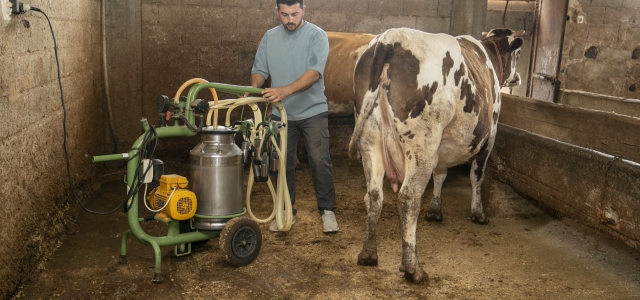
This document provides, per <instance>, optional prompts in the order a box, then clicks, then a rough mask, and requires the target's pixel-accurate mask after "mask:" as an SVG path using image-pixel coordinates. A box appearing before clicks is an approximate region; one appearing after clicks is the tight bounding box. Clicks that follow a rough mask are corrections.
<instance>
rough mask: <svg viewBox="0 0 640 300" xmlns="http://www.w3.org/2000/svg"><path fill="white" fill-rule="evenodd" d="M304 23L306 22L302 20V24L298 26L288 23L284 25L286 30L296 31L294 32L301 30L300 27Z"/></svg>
mask: <svg viewBox="0 0 640 300" xmlns="http://www.w3.org/2000/svg"><path fill="white" fill-rule="evenodd" d="M302 22H304V20H303V19H300V22H299V23H298V24H296V23H287V24H285V25H284V28H285V29H286V30H287V31H294V30H296V29H298V28H300V25H302Z"/></svg>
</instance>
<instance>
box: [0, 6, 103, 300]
mask: <svg viewBox="0 0 640 300" xmlns="http://www.w3.org/2000/svg"><path fill="white" fill-rule="evenodd" d="M8 2H9V1H2V2H1V4H0V7H2V12H3V16H2V18H0V70H2V73H0V103H1V106H2V119H1V121H0V123H1V125H0V165H1V166H2V167H1V168H0V180H1V181H2V185H1V186H0V195H2V205H0V216H2V224H3V225H2V226H0V227H1V228H2V230H0V298H1V299H7V298H8V297H9V296H10V295H11V294H13V292H14V291H15V289H16V287H17V286H18V285H19V284H20V283H21V282H24V281H25V280H27V279H28V278H29V277H30V276H31V275H32V274H34V272H36V271H37V268H38V266H39V264H40V262H41V261H42V260H43V259H45V258H47V257H48V256H49V255H50V254H51V253H52V251H53V250H54V249H56V248H57V247H58V245H59V244H60V242H61V240H62V238H63V235H64V233H65V232H66V229H67V226H68V222H69V221H71V220H73V215H72V213H71V212H70V211H72V210H71V208H72V207H74V206H73V205H75V204H74V203H73V202H72V201H73V200H71V198H70V197H69V196H68V193H67V192H68V181H67V171H66V170H67V169H66V165H65V158H64V152H63V147H62V145H63V143H62V142H63V119H64V112H63V109H62V106H61V99H60V90H59V87H58V78H57V67H56V61H55V56H54V47H53V39H52V36H51V31H50V30H49V25H48V23H47V20H46V19H45V18H44V16H43V15H42V14H40V13H37V12H33V11H31V12H27V13H26V14H24V15H19V16H8V15H7V14H5V12H6V11H7V3H8ZM28 3H29V4H31V5H32V6H34V7H38V8H40V9H41V10H43V11H44V12H45V13H46V14H47V15H48V16H49V18H50V19H51V23H52V26H53V28H54V31H55V36H56V39H57V45H58V55H59V59H60V68H61V70H60V71H61V77H62V86H63V91H64V101H65V106H66V114H67V115H66V116H67V119H66V125H67V135H66V137H67V146H68V150H69V157H70V159H71V176H72V178H73V181H74V183H75V184H76V191H77V192H78V193H80V188H82V187H83V183H84V182H85V181H86V179H88V178H90V177H92V176H93V173H94V172H93V171H94V166H93V164H92V162H91V159H90V156H91V155H93V154H95V153H100V152H102V151H103V148H102V147H103V144H104V140H105V120H104V118H103V114H104V107H103V106H104V103H103V97H102V93H103V89H102V74H101V71H100V70H101V67H100V66H101V62H100V53H101V50H100V46H101V38H100V1H86V0H68V1H45V0H32V1H29V2H28ZM67 6H72V7H73V10H72V11H73V13H70V10H69V9H68V8H67ZM80 194H81V195H84V194H83V193H80ZM73 211H75V210H73Z"/></svg>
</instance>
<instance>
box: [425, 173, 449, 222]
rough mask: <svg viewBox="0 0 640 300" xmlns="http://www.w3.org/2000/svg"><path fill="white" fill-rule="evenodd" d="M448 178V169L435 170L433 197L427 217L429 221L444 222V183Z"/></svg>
mask: <svg viewBox="0 0 640 300" xmlns="http://www.w3.org/2000/svg"><path fill="white" fill-rule="evenodd" d="M445 178H447V169H444V170H440V171H439V170H434V171H433V198H431V204H429V210H428V211H427V215H426V217H425V219H426V220H427V221H433V222H442V199H441V198H440V196H441V194H442V184H443V183H444V180H445Z"/></svg>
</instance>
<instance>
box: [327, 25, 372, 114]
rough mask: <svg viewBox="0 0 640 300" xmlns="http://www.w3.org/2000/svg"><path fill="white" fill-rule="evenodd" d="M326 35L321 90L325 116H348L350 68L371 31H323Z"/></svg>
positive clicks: (351, 98) (350, 92)
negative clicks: (323, 95)
mask: <svg viewBox="0 0 640 300" xmlns="http://www.w3.org/2000/svg"><path fill="white" fill-rule="evenodd" d="M327 37H328V38H329V56H328V57H327V64H326V65H325V68H324V85H325V90H324V94H325V96H327V104H328V105H329V117H350V116H352V115H353V103H354V102H355V97H354V95H353V70H354V69H355V67H356V61H357V60H358V58H359V57H360V55H362V52H364V50H365V49H366V48H367V45H368V44H369V42H370V41H371V40H372V39H373V37H375V35H373V34H367V33H347V32H334V31H327Z"/></svg>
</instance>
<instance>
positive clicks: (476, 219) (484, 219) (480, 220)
mask: <svg viewBox="0 0 640 300" xmlns="http://www.w3.org/2000/svg"><path fill="white" fill-rule="evenodd" d="M470 219H471V222H473V223H476V224H480V225H487V224H489V218H487V217H485V216H484V215H481V216H476V215H471V217H470Z"/></svg>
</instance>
